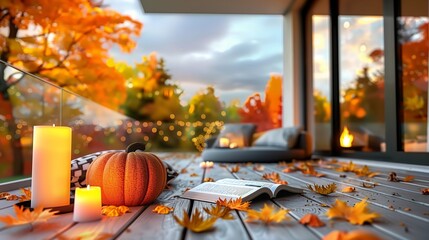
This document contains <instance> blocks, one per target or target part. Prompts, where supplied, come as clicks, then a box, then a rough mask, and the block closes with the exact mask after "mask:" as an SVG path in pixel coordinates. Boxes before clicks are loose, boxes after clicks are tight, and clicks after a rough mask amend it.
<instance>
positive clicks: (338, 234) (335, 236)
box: [322, 229, 381, 240]
mask: <svg viewBox="0 0 429 240" xmlns="http://www.w3.org/2000/svg"><path fill="white" fill-rule="evenodd" d="M359 239H365V240H381V238H380V237H379V236H377V235H376V234H374V233H372V232H370V231H366V230H360V229H358V230H353V231H351V232H345V231H339V230H334V231H332V232H330V233H328V234H327V235H325V236H324V237H323V238H322V240H359Z"/></svg>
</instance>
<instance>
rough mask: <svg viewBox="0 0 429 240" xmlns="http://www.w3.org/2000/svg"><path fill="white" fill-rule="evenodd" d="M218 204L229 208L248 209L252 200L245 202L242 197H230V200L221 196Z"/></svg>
mask: <svg viewBox="0 0 429 240" xmlns="http://www.w3.org/2000/svg"><path fill="white" fill-rule="evenodd" d="M216 204H217V205H219V206H223V207H227V208H229V209H235V210H238V211H247V210H248V209H249V206H250V202H243V199H241V197H239V198H237V199H230V200H226V198H225V199H221V198H219V199H218V200H217V201H216Z"/></svg>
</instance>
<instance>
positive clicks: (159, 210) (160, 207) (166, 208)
mask: <svg viewBox="0 0 429 240" xmlns="http://www.w3.org/2000/svg"><path fill="white" fill-rule="evenodd" d="M173 210H174V208H172V207H169V206H165V205H158V206H156V207H155V208H154V209H153V210H152V212H154V213H158V214H169V213H170V212H172V211H173Z"/></svg>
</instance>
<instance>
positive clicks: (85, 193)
mask: <svg viewBox="0 0 429 240" xmlns="http://www.w3.org/2000/svg"><path fill="white" fill-rule="evenodd" d="M99 219H101V189H100V187H90V186H89V185H88V186H87V187H86V188H76V194H75V197H74V212H73V221H75V222H89V221H95V220H99Z"/></svg>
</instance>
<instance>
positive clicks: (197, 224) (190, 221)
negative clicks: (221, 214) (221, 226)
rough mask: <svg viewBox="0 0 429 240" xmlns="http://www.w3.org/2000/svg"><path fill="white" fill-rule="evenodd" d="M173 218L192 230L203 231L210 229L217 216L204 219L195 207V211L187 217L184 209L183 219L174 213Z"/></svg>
mask: <svg viewBox="0 0 429 240" xmlns="http://www.w3.org/2000/svg"><path fill="white" fill-rule="evenodd" d="M173 218H174V220H176V222H177V223H178V224H179V225H180V226H182V227H185V228H187V229H189V230H191V231H193V232H197V233H198V232H204V231H207V230H209V229H211V228H212V227H213V225H214V223H215V222H216V220H217V219H218V218H216V217H209V218H207V219H204V218H203V216H202V214H201V212H200V211H199V210H198V209H196V210H195V212H194V213H193V214H192V216H191V217H189V215H188V213H187V212H186V210H183V219H180V218H179V217H177V216H176V215H173Z"/></svg>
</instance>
